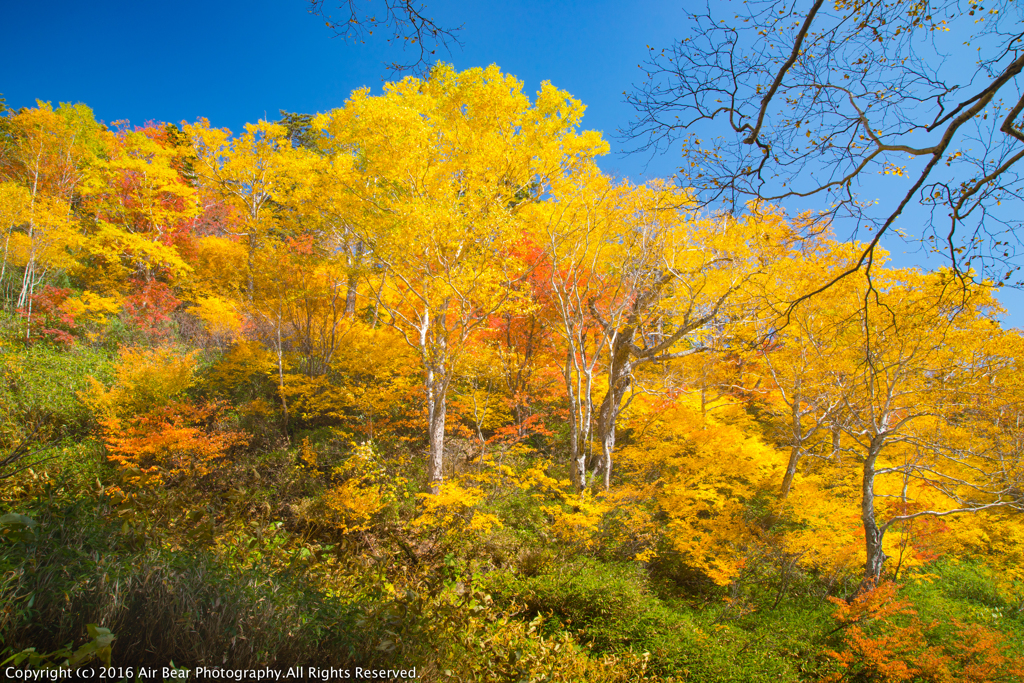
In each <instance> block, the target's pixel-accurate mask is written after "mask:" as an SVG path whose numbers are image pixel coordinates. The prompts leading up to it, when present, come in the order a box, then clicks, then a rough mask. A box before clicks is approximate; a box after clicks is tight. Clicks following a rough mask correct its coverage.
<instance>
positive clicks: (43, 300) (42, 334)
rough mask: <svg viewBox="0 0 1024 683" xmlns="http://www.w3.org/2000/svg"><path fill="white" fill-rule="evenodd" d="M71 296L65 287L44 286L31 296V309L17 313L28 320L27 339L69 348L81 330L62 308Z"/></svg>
mask: <svg viewBox="0 0 1024 683" xmlns="http://www.w3.org/2000/svg"><path fill="white" fill-rule="evenodd" d="M70 295H71V290H70V289H67V288H66V287H51V286H50V285H45V286H44V287H43V289H42V291H40V292H37V293H36V294H33V295H32V296H31V297H30V298H31V301H32V304H31V308H19V309H18V313H19V314H20V315H21V316H22V317H24V318H25V319H26V320H28V325H29V334H28V336H29V339H30V340H31V341H42V342H51V343H55V344H59V345H61V346H65V347H67V346H71V345H72V344H74V343H75V335H76V334H78V333H79V332H80V331H81V330H79V328H78V324H77V323H76V322H75V319H74V318H73V317H71V314H70V313H68V312H67V310H66V309H65V308H64V303H65V302H66V301H67V300H68V297H69V296H70Z"/></svg>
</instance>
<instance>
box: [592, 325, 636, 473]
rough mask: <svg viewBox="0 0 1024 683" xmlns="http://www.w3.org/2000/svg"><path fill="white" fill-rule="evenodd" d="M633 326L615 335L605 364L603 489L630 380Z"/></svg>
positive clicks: (600, 430) (601, 419)
mask: <svg viewBox="0 0 1024 683" xmlns="http://www.w3.org/2000/svg"><path fill="white" fill-rule="evenodd" d="M633 334H634V331H633V328H628V329H627V330H626V331H624V332H623V333H622V334H621V335H618V336H616V337H615V339H614V342H612V348H611V349H610V353H609V356H610V364H609V367H608V392H607V393H606V394H605V396H604V399H603V400H602V401H601V410H600V413H599V414H598V416H599V417H598V436H599V437H600V439H601V462H600V463H599V465H598V472H600V473H601V475H602V476H603V479H604V488H605V490H608V489H610V488H611V486H612V459H613V457H614V454H615V426H616V423H617V422H618V419H619V413H620V412H621V411H622V401H623V400H624V399H625V398H626V393H627V392H628V391H629V387H630V385H631V384H632V381H633V363H632V361H631V359H630V354H631V352H632V351H631V348H630V347H631V346H632V343H633Z"/></svg>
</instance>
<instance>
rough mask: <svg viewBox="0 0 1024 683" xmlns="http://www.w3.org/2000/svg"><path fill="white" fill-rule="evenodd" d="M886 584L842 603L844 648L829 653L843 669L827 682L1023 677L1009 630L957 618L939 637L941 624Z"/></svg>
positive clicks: (981, 682) (980, 682) (999, 682)
mask: <svg viewBox="0 0 1024 683" xmlns="http://www.w3.org/2000/svg"><path fill="white" fill-rule="evenodd" d="M897 593H898V586H896V585H895V584H892V583H886V584H882V585H880V586H878V587H877V588H875V589H874V590H871V591H868V592H866V593H864V594H862V595H859V596H857V597H856V598H854V600H852V601H851V602H846V601H844V600H839V599H837V598H829V600H831V601H832V602H833V603H835V604H836V612H835V618H836V620H837V621H838V622H839V628H838V629H836V630H839V629H846V633H845V635H844V638H843V645H844V648H843V650H842V651H841V652H834V651H830V652H827V653H826V654H827V655H828V656H829V657H831V658H832V659H833V661H834V662H835V663H836V664H837V665H838V668H839V670H838V671H836V672H834V673H833V674H831V675H830V676H828V677H827V678H825V679H824V680H826V681H842V680H872V681H885V683H902V682H903V681H931V682H934V683H958V682H960V681H972V682H975V683H1003V682H1006V683H1010V682H1011V681H1017V680H1020V678H1019V677H1020V676H1021V674H1022V673H1024V662H1021V661H1019V660H1013V659H1011V658H1010V657H1009V656H1008V655H1007V653H1006V645H1005V643H1006V638H1005V637H1004V636H1003V634H1001V633H999V632H998V631H995V630H993V629H990V628H988V627H986V626H983V625H981V624H963V623H961V622H959V621H957V620H953V626H954V629H955V631H954V633H952V634H950V635H948V636H946V638H944V639H943V641H944V642H941V643H936V644H933V643H935V641H937V640H938V639H937V627H938V624H936V623H925V622H923V621H922V620H921V619H920V618H919V617H918V616H917V612H916V611H915V610H914V609H913V607H912V606H911V605H910V603H909V601H907V600H905V599H901V598H900V597H899V596H898V594H897Z"/></svg>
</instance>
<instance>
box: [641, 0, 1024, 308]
mask: <svg viewBox="0 0 1024 683" xmlns="http://www.w3.org/2000/svg"><path fill="white" fill-rule="evenodd" d="M726 7H728V9H726ZM686 14H687V18H688V19H689V21H690V25H691V28H690V29H689V33H688V34H687V35H686V36H685V37H683V38H681V39H680V40H679V41H677V42H676V43H675V44H673V45H672V46H670V47H667V48H665V49H661V50H657V49H654V48H651V55H650V58H649V59H648V61H647V63H646V64H645V65H644V66H643V67H642V68H643V69H644V72H645V76H646V81H645V82H644V83H643V84H641V85H640V86H639V87H638V88H636V90H635V91H634V92H633V93H632V94H631V95H630V96H629V101H630V102H631V103H632V104H633V106H634V107H635V109H636V111H637V117H636V120H635V121H634V122H633V123H632V124H631V125H630V126H629V127H628V129H627V134H628V135H629V136H630V137H631V138H632V140H633V141H634V142H635V144H636V145H637V146H639V147H641V148H645V149H667V148H670V147H674V146H676V145H681V148H682V154H683V164H682V167H681V168H680V170H679V176H678V178H679V182H680V183H681V184H683V185H684V186H686V187H692V188H694V189H695V191H696V192H697V194H698V196H699V197H700V199H701V201H702V202H706V203H716V202H726V203H727V204H729V205H731V206H733V207H738V206H741V205H742V202H744V201H746V200H748V199H750V198H757V199H760V200H766V201H770V202H773V203H777V204H778V203H782V204H786V205H792V206H793V207H794V208H799V209H801V210H802V209H804V208H807V207H805V206H804V205H803V202H805V201H815V202H816V204H815V207H816V208H817V209H818V211H819V217H820V218H822V219H827V220H828V221H831V222H832V223H833V224H834V225H836V226H837V227H840V226H843V227H848V228H849V231H850V232H853V233H856V231H857V230H866V231H868V232H869V233H870V238H869V239H868V240H867V241H866V242H865V244H864V245H863V248H862V251H861V254H860V256H859V258H858V259H857V260H855V261H854V262H853V263H852V264H851V265H850V267H849V268H847V269H846V270H844V271H843V272H841V273H838V274H836V275H834V276H833V278H832V279H831V280H829V281H826V282H824V283H820V285H819V288H820V289H824V288H825V287H827V286H828V284H829V282H831V281H834V279H835V278H836V277H842V276H844V275H845V274H849V272H851V271H852V270H853V269H857V268H861V267H864V266H868V267H870V265H871V263H872V262H873V260H874V257H875V254H876V248H877V247H878V245H879V243H880V241H881V240H882V238H883V237H884V236H886V235H890V234H892V233H893V232H894V231H895V230H896V229H897V228H900V227H902V226H901V225H899V222H900V221H903V222H904V223H905V224H906V226H905V227H908V228H910V229H911V231H912V233H913V234H914V235H915V236H916V237H918V238H920V239H922V240H924V244H925V245H926V246H927V247H928V248H930V249H934V250H936V251H939V252H943V253H945V256H946V258H947V259H948V261H949V264H950V266H951V267H952V268H953V271H954V273H955V274H956V275H957V276H958V277H960V278H962V279H972V278H977V279H978V280H979V281H981V280H985V279H988V280H991V281H993V282H1011V281H1013V277H1014V276H1013V273H1014V272H1016V271H1018V270H1019V265H1017V263H1016V260H1015V256H1016V255H1017V250H1018V248H1019V245H1020V242H1019V239H1020V237H1019V235H1020V234H1021V233H1020V232H1019V229H1020V228H1021V214H1020V212H1019V211H1016V210H1014V209H1013V208H1012V206H1013V205H1015V204H1016V203H1017V202H1019V201H1020V198H1021V195H1022V192H1024V185H1022V181H1021V174H1020V163H1021V160H1022V159H1024V132H1022V129H1021V119H1020V116H1021V112H1022V111H1024V98H1022V89H1021V84H1022V80H1021V71H1022V69H1024V43H1022V39H1021V35H1022V26H1024V8H1022V6H1021V5H1020V4H1019V3H1016V2H1011V1H1009V0H994V1H993V2H986V3H982V2H981V1H980V0H898V1H897V2H891V1H889V0H866V1H863V2H847V1H845V0H807V1H806V2H799V3H784V2H779V1H777V0H755V1H752V2H744V3H742V5H740V4H735V5H733V4H730V5H728V6H727V5H721V4H720V5H716V6H715V7H714V8H713V9H710V8H709V9H708V10H707V11H705V12H701V11H699V10H698V11H696V12H687V13H686ZM878 174H882V175H885V176H888V177H887V180H886V186H885V187H886V189H885V190H884V191H883V190H881V188H880V187H878V186H877V185H875V186H873V185H872V184H871V182H870V178H871V177H872V176H877V175H878ZM877 195H881V196H882V197H883V198H882V201H881V202H879V203H878V205H877V207H876V204H875V202H874V201H872V200H873V199H874V198H875V196H877ZM914 205H917V206H918V207H919V208H918V209H917V210H916V211H914V212H913V213H911V212H910V210H911V208H912V207H913V206H914ZM972 268H973V269H974V272H972V270H971V269H972Z"/></svg>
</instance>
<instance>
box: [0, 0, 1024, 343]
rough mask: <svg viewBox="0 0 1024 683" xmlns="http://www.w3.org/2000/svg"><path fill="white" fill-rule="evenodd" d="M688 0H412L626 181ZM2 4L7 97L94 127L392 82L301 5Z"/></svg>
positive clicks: (457, 59)
mask: <svg viewBox="0 0 1024 683" xmlns="http://www.w3.org/2000/svg"><path fill="white" fill-rule="evenodd" d="M377 1H378V2H379V0H377ZM692 1H693V0H669V1H661V0H657V1H654V0H652V1H642V2H637V3H623V2H621V0H616V1H612V0H590V1H588V2H583V1H582V0H580V1H574V0H553V1H548V2H540V1H534V0H518V1H517V0H508V1H507V2H504V3H500V4H499V3H487V2H466V1H464V0H424V2H425V3H426V4H427V6H428V10H427V14H429V15H430V16H431V17H433V18H434V19H435V20H436V21H437V23H438V24H440V25H447V26H459V25H461V26H462V27H463V28H462V31H460V33H459V36H460V38H461V40H462V42H463V47H462V48H459V47H457V46H456V47H454V48H453V51H452V54H450V55H448V54H439V57H440V58H442V59H443V60H445V61H449V62H451V63H453V64H454V65H455V67H456V68H457V69H465V68H469V67H473V66H486V65H489V64H497V65H498V66H500V67H501V69H502V70H503V71H504V72H506V73H510V74H513V75H515V76H517V77H518V78H520V79H521V80H522V81H524V83H525V90H526V91H527V92H531V93H532V92H535V91H536V90H537V88H538V87H539V85H540V83H541V82H542V81H545V80H548V81H551V82H552V83H553V84H554V85H556V86H557V87H559V88H562V89H564V90H567V91H568V92H570V93H571V94H572V95H573V96H574V97H576V98H578V99H579V100H581V101H582V102H583V103H584V104H586V105H587V114H586V116H585V117H584V128H587V129H591V130H599V131H602V132H603V133H604V134H605V137H606V138H608V139H610V140H611V143H612V149H613V153H612V154H611V155H609V156H608V157H606V158H604V159H603V160H601V166H602V168H603V169H604V170H605V171H607V172H610V173H613V174H614V175H616V176H619V177H628V178H629V179H631V180H633V181H640V182H642V181H644V180H646V179H649V178H651V177H664V176H667V175H670V174H671V173H672V172H673V170H674V169H675V167H676V165H677V164H678V157H677V156H675V155H672V154H667V155H661V156H657V157H654V158H651V157H650V156H644V155H623V154H617V153H615V152H616V151H618V150H620V149H621V147H622V143H620V142H618V141H616V140H614V139H613V136H614V135H615V133H616V131H617V129H619V128H622V127H625V126H626V124H627V123H628V122H629V119H630V117H631V116H632V110H631V108H630V107H629V106H628V105H627V104H625V102H624V95H623V91H625V90H630V89H631V86H632V85H633V84H634V83H638V82H640V80H641V78H642V75H643V74H642V72H641V71H640V69H639V68H638V64H639V63H640V62H641V61H642V60H643V59H644V58H645V56H646V55H647V47H646V46H647V45H651V46H654V47H658V48H660V47H664V46H667V45H669V44H670V43H671V42H672V41H673V40H674V39H675V38H678V37H679V36H680V35H681V33H682V30H683V28H684V18H683V13H682V12H681V7H682V5H683V3H684V2H692ZM719 1H720V0H719ZM373 2H374V0H370V6H371V7H372V6H373ZM7 4H8V6H7V7H6V8H5V11H4V21H3V23H2V24H0V63H2V64H3V72H2V74H3V75H2V76H0V93H2V94H3V96H4V97H5V98H6V100H7V104H8V105H9V106H12V107H21V106H32V105H33V104H34V103H35V100H36V99H41V100H48V101H52V102H53V103H55V104H56V103H57V102H84V103H85V104H87V105H89V106H90V107H92V109H93V111H94V112H95V113H96V117H97V118H98V119H100V120H102V121H105V122H107V123H111V122H113V121H117V120H124V119H127V120H129V121H131V122H132V123H136V124H142V123H145V122H146V121H149V120H155V121H170V122H175V123H177V122H180V121H182V120H185V121H195V120H196V119H197V118H199V117H206V118H208V119H210V122H211V123H212V124H213V125H215V126H219V127H227V128H230V129H232V130H238V129H240V128H241V127H242V125H243V124H244V123H246V122H251V121H256V120H258V119H260V118H264V117H267V118H269V119H271V120H273V119H276V118H279V114H278V110H281V109H284V110H287V111H293V112H309V113H314V112H320V111H326V110H329V109H332V108H335V107H339V106H341V105H342V104H343V103H344V102H345V99H346V98H347V97H348V95H349V93H350V92H351V91H352V90H354V89H356V88H360V87H363V86H368V87H370V88H372V89H374V90H375V91H379V90H380V88H381V86H382V84H383V82H384V81H385V80H388V79H390V78H392V74H391V73H390V72H389V71H388V69H387V67H386V66H385V64H386V63H388V62H390V61H394V60H402V58H403V53H402V51H401V50H400V49H399V48H398V47H396V46H391V45H388V43H387V42H386V41H385V40H384V38H385V36H382V35H378V36H373V37H370V38H368V39H367V40H366V42H365V44H359V43H355V42H345V41H343V40H341V39H337V38H333V37H332V32H331V31H330V30H329V29H328V28H326V27H325V26H324V25H323V21H322V20H321V19H319V18H317V17H315V16H313V15H311V14H310V13H309V12H308V11H307V10H308V7H309V5H308V3H307V2H306V1H305V0H247V1H245V2H243V1H241V0H218V1H215V2H197V1H193V0H179V1H178V2H175V3H148V2H138V0H135V1H134V2H127V1H124V0H118V1H111V2H91V3H85V2H81V0H79V1H78V2H66V1H65V0H52V1H51V2H49V3H28V2H11V3H7ZM700 4H701V5H702V6H703V2H701V3H700ZM793 208H795V207H793ZM804 208H809V207H804ZM837 230H838V232H839V233H840V234H842V226H837ZM887 247H888V248H889V249H890V250H891V251H893V252H894V256H895V261H896V263H898V264H900V265H905V264H909V263H910V262H912V261H915V260H917V259H919V258H920V257H919V256H914V255H909V256H904V255H902V254H901V252H903V251H904V250H905V249H906V247H904V246H903V245H902V244H900V243H898V242H895V243H894V242H890V243H889V244H887ZM1000 299H1001V300H1002V301H1003V303H1004V305H1005V306H1007V307H1008V308H1011V309H1012V310H1011V311H1010V315H1009V316H1008V322H1010V323H1012V324H1014V325H1018V326H1019V325H1024V296H1021V295H1020V294H1019V293H1016V292H1012V293H1009V292H1008V293H1004V294H1003V295H1001V296H1000Z"/></svg>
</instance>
